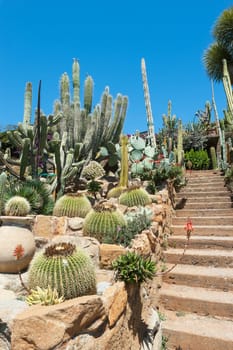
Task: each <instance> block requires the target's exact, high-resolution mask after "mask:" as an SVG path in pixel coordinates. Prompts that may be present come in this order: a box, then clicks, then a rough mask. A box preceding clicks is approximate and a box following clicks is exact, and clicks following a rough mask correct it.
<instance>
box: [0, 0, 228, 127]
mask: <svg viewBox="0 0 233 350" xmlns="http://www.w3.org/2000/svg"><path fill="white" fill-rule="evenodd" d="M232 5H233V4H232V0H202V1H200V0H195V1H187V0H176V1H173V0H170V1H169V0H167V1H166V0H144V1H137V0H135V1H127V0H124V1H122V0H118V1H112V2H111V1H106V0H98V1H92V0H89V1H79V0H66V1H59V0H56V1H53V0H50V1H49V0H40V1H36V0H33V1H32V0H11V1H9V0H0V127H4V126H6V125H7V124H17V123H18V122H20V121H22V118H23V104H24V88H25V85H26V82H28V81H30V82H32V84H33V109H35V107H36V103H37V88H38V83H39V80H40V79H41V80H42V94H41V107H42V109H43V111H44V112H45V113H46V114H50V113H52V111H53V104H54V101H55V100H56V99H57V98H59V79H60V76H61V74H62V73H64V72H67V73H68V75H69V76H70V78H71V67H72V62H73V60H72V59H73V58H74V57H76V58H78V59H79V63H80V68H81V87H82V88H83V84H84V79H85V77H86V75H87V74H90V75H91V76H92V77H93V79H94V82H95V87H94V104H97V103H98V102H99V100H100V97H101V94H102V92H103V90H104V88H105V86H106V85H108V86H109V87H110V92H111V94H112V95H113V97H114V98H115V97H116V94H117V93H121V94H123V95H127V96H128V97H129V107H128V111H127V116H126V121H125V126H124V132H125V133H134V132H135V131H136V130H140V131H144V130H146V128H147V126H146V125H147V124H146V111H145V104H144V96H143V87H142V78H141V67H140V62H141V58H142V57H144V58H145V61H146V67H147V77H148V82H149V89H150V97H151V106H152V112H153V117H154V124H155V130H156V132H158V131H159V129H160V128H161V127H162V114H163V113H167V104H168V100H169V99H170V100H171V101H172V113H173V114H175V115H176V116H177V117H178V118H181V119H182V121H183V123H184V124H185V123H188V122H189V121H193V120H194V115H195V112H196V111H197V110H199V109H204V106H205V102H206V101H207V100H211V85H210V81H209V78H208V77H207V74H206V72H205V69H204V66H203V63H202V57H203V52H204V50H205V49H206V48H207V47H208V46H209V44H210V43H211V42H212V41H213V37H212V33H211V30H212V28H213V25H214V23H215V21H216V19H217V18H218V17H219V15H220V14H221V13H222V11H223V10H224V9H226V8H229V7H230V6H232ZM215 98H216V103H217V107H218V111H219V115H220V117H222V114H223V113H222V111H223V109H224V108H225V107H226V99H225V94H224V90H223V87H222V84H217V85H216V86H215ZM212 119H214V115H213V113H212Z"/></svg>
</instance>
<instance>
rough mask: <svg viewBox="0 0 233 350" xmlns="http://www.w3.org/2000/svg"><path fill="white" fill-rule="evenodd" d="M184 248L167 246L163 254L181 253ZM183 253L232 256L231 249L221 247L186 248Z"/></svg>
mask: <svg viewBox="0 0 233 350" xmlns="http://www.w3.org/2000/svg"><path fill="white" fill-rule="evenodd" d="M183 251H184V249H179V248H169V249H168V250H166V251H165V254H166V253H168V254H175V255H177V254H178V255H180V256H181V255H182V253H183ZM185 255H196V256H224V257H230V258H231V257H233V251H229V250H223V249H221V250H220V249H190V248H189V249H188V250H186V252H185Z"/></svg>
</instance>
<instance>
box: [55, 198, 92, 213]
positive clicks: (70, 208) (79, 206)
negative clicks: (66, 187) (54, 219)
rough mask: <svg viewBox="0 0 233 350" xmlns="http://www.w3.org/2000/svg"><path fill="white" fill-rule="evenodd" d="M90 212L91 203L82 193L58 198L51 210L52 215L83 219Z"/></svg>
mask: <svg viewBox="0 0 233 350" xmlns="http://www.w3.org/2000/svg"><path fill="white" fill-rule="evenodd" d="M90 210H91V203H90V201H89V199H88V198H87V197H86V196H85V194H83V193H75V194H74V193H70V194H65V195H63V196H62V197H60V198H59V199H58V200H57V201H56V203H55V206H54V208H53V215H55V216H68V217H70V218H72V217H76V216H78V217H81V218H84V217H85V216H86V215H87V214H88V212H89V211H90Z"/></svg>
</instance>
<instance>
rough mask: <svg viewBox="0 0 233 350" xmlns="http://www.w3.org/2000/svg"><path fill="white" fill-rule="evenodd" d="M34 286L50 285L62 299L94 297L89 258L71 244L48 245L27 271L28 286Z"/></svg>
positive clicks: (94, 283)
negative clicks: (92, 295)
mask: <svg viewBox="0 0 233 350" xmlns="http://www.w3.org/2000/svg"><path fill="white" fill-rule="evenodd" d="M37 286H38V287H40V288H47V287H48V286H50V288H51V289H52V290H54V289H56V290H57V293H58V297H59V298H61V297H64V299H72V298H76V297H79V296H82V295H90V294H95V293H96V276H95V270H94V266H93V263H92V261H91V258H90V257H89V256H88V255H87V254H86V253H85V252H84V251H82V250H81V249H78V248H77V247H76V246H75V245H73V244H71V243H65V242H61V243H58V244H54V245H50V246H48V247H47V248H46V249H45V251H44V252H42V253H39V254H37V255H35V256H34V258H33V260H32V262H31V265H30V268H29V277H28V287H29V289H35V288H36V287H37Z"/></svg>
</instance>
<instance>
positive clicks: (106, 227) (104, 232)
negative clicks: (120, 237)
mask: <svg viewBox="0 0 233 350" xmlns="http://www.w3.org/2000/svg"><path fill="white" fill-rule="evenodd" d="M125 226H126V220H125V218H124V215H123V214H122V213H121V212H120V211H119V210H118V209H117V207H116V206H115V205H113V204H112V203H109V202H103V203H99V204H97V205H95V207H94V208H93V209H92V210H91V211H90V212H89V213H88V214H87V216H86V217H85V219H84V223H83V231H84V234H86V235H90V236H93V237H95V238H96V239H98V240H99V241H100V242H105V241H108V239H109V238H110V239H111V238H112V239H114V238H115V237H116V236H117V234H118V232H119V231H120V230H121V229H123V228H124V227H125Z"/></svg>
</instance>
